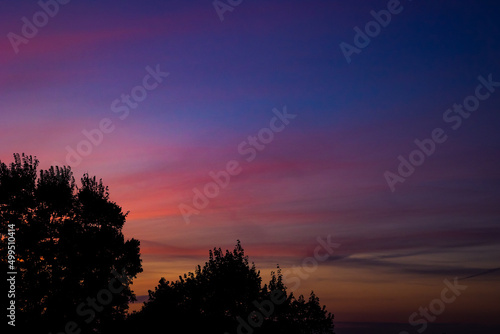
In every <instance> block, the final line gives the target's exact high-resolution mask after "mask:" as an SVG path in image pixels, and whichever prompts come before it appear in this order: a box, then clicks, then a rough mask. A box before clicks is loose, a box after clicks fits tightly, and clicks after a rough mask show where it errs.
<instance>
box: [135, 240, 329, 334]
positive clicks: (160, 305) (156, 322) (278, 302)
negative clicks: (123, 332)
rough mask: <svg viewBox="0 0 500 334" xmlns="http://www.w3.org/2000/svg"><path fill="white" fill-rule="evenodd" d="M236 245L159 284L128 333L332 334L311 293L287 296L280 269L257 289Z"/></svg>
mask: <svg viewBox="0 0 500 334" xmlns="http://www.w3.org/2000/svg"><path fill="white" fill-rule="evenodd" d="M261 281H262V279H261V277H260V272H259V271H257V270H256V268H255V265H254V264H253V263H252V265H251V266H250V265H249V263H248V256H245V253H244V250H243V248H242V246H241V243H240V242H239V241H238V242H237V244H236V246H235V248H234V250H233V251H232V252H231V251H229V250H226V251H225V253H224V252H223V251H222V250H221V249H220V248H218V249H217V248H214V250H213V251H209V260H208V261H207V262H206V263H205V265H204V266H203V268H202V267H201V266H198V267H197V268H196V270H195V272H194V273H192V272H190V273H187V274H184V276H179V280H177V281H172V282H170V281H166V280H165V279H164V278H162V279H161V280H160V282H159V285H158V286H157V287H156V288H155V290H154V291H149V300H148V301H147V302H146V303H145V304H144V306H143V308H142V309H141V310H140V311H139V312H136V313H133V314H132V315H131V316H130V317H129V319H128V324H127V329H128V330H129V333H134V332H137V331H138V330H141V331H142V332H150V331H153V330H155V328H158V327H160V328H166V327H167V328H182V329H183V331H184V332H186V333H199V332H205V333H207V332H208V333H219V334H223V333H231V334H232V333H248V334H250V333H273V334H275V333H292V334H294V333H297V334H306V333H307V334H310V333H317V334H327V333H333V325H332V321H333V315H332V314H330V313H328V312H327V311H326V309H325V306H323V307H321V306H320V304H319V299H318V297H316V295H315V294H314V293H313V292H311V295H310V297H309V299H308V301H306V300H305V299H304V297H303V296H299V298H298V299H296V298H295V297H294V295H293V293H290V294H287V291H286V290H287V288H286V286H285V284H284V282H283V276H282V275H281V269H280V268H279V266H278V269H277V272H272V277H271V280H270V282H269V284H268V285H267V284H266V285H264V286H263V287H261Z"/></svg>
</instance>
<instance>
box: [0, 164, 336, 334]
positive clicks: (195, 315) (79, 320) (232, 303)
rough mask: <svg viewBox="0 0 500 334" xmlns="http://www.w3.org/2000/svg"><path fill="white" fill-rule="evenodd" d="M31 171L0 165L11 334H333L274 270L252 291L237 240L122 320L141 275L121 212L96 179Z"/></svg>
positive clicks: (315, 301) (314, 302)
mask: <svg viewBox="0 0 500 334" xmlns="http://www.w3.org/2000/svg"><path fill="white" fill-rule="evenodd" d="M38 165H39V162H38V160H37V159H36V158H33V157H32V156H26V155H24V154H23V155H22V156H21V155H19V154H14V162H12V163H10V164H9V165H7V164H5V163H3V162H1V161H0V254H1V257H0V266H1V268H0V269H1V270H2V271H3V272H11V271H16V272H17V274H16V284H15V302H16V310H17V316H16V329H19V330H20V332H22V333H28V332H34V331H37V332H45V333H53V334H55V333H57V334H59V333H75V334H84V333H117V332H120V333H134V334H136V333H143V332H147V333H149V332H156V331H157V328H158V327H160V328H161V329H165V330H166V331H168V330H174V329H177V328H181V329H182V330H183V332H186V333H200V332H208V333H220V334H223V333H228V334H233V333H245V334H250V333H273V334H274V333H287V334H306V333H308V334H309V333H315V334H327V333H333V324H332V321H333V315H332V314H331V313H328V312H327V311H326V309H325V306H321V305H320V302H319V298H318V297H317V296H316V295H315V294H314V292H311V294H310V296H309V297H308V298H305V297H304V296H302V295H301V296H299V297H297V298H296V297H295V296H294V294H293V293H291V292H288V291H287V287H286V285H285V284H284V282H283V276H282V274H281V269H280V268H279V266H278V267H277V270H276V272H272V273H271V280H270V281H269V283H267V284H264V285H262V278H261V276H260V271H258V270H257V269H256V268H255V264H254V263H252V264H250V263H249V261H248V256H246V255H245V252H244V250H243V247H242V246H241V243H240V242H239V241H238V242H237V244H236V246H235V247H234V249H233V250H232V251H229V250H226V251H225V252H224V251H222V249H221V248H214V249H213V250H210V251H209V259H208V261H207V262H206V263H205V264H204V265H203V267H202V266H200V265H199V266H197V268H196V269H195V271H194V273H193V272H190V273H187V274H184V275H183V276H179V279H178V280H176V281H167V280H165V279H164V278H162V279H161V280H160V281H159V284H158V286H157V287H156V288H155V289H154V291H149V300H148V301H147V302H146V303H145V304H144V306H143V308H142V309H141V310H140V311H139V312H134V313H132V314H131V315H129V316H127V310H128V303H129V302H131V301H135V300H136V298H135V295H134V293H133V291H132V290H131V286H130V285H131V284H132V281H133V279H134V278H135V277H136V276H137V274H138V273H140V272H142V265H141V259H140V250H139V245H140V244H139V241H138V240H135V239H130V240H125V238H124V236H123V234H122V228H123V226H124V224H125V221H126V217H127V214H128V213H125V212H123V211H122V208H121V207H120V206H118V205H117V204H116V203H115V202H113V201H111V200H110V198H109V192H108V187H106V186H104V184H103V182H102V180H99V181H98V180H97V179H96V177H90V176H89V175H88V174H84V175H83V177H82V178H81V180H80V184H79V185H77V184H76V182H75V179H74V177H73V173H72V171H71V168H70V167H50V168H49V169H48V170H40V171H38ZM14 239H15V243H11V240H14ZM13 246H14V247H13ZM7 254H10V255H11V257H10V258H9V256H7ZM12 254H14V255H12ZM13 257H14V259H13V260H11V259H12V258H13ZM14 267H15V268H14ZM1 284H2V286H5V285H6V280H2V283H1ZM2 291H7V287H5V289H4V288H3V287H2ZM5 300H6V299H5V298H2V301H5ZM4 307H5V308H6V307H7V305H4ZM5 308H4V309H5Z"/></svg>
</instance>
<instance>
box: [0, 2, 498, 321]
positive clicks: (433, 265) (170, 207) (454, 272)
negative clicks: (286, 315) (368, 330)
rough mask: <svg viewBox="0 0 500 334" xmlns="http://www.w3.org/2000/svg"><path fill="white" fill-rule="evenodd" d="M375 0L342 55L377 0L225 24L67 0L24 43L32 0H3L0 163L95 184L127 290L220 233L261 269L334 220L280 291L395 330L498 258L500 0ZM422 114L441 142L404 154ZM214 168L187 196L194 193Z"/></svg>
mask: <svg viewBox="0 0 500 334" xmlns="http://www.w3.org/2000/svg"><path fill="white" fill-rule="evenodd" d="M389 3H393V4H394V6H395V7H390V8H392V9H393V10H394V11H395V12H396V11H397V12H398V13H397V14H392V15H391V20H390V22H388V23H387V24H385V25H386V27H380V25H378V27H379V31H376V32H371V34H372V36H373V37H369V38H370V41H369V43H366V40H365V45H364V47H358V49H357V50H358V51H359V52H358V53H353V54H351V55H350V63H349V62H348V61H347V59H346V57H345V56H344V54H343V52H342V50H341V47H340V44H341V43H343V42H344V43H347V44H349V45H351V46H352V48H354V47H356V43H355V42H356V41H355V34H356V32H355V30H354V28H355V27H360V29H362V30H363V31H364V30H365V25H366V24H367V23H369V22H370V21H373V20H374V17H373V16H372V15H371V14H370V12H371V11H372V10H373V11H375V12H379V11H381V10H386V9H387V8H388V2H387V1H356V2H352V3H347V2H344V1H332V0H328V1H327V0H314V1H307V2H304V1H298V0H289V1H279V0H271V1H245V0H243V1H242V3H241V4H240V5H238V6H235V7H234V8H233V10H232V11H227V12H225V13H224V14H223V17H224V20H223V21H221V20H220V18H219V16H218V14H217V12H216V10H215V9H214V6H213V5H212V2H211V1H138V0H137V1H126V2H123V1H111V0H108V1H85V2H82V1H71V2H69V3H68V4H65V5H59V9H58V12H57V13H55V14H54V15H53V17H50V18H48V22H47V23H46V24H40V27H39V28H37V30H38V32H37V33H36V36H33V37H32V38H25V37H23V31H22V29H23V24H24V23H23V21H22V19H23V17H26V18H27V20H28V21H29V22H33V16H34V15H35V16H36V13H37V12H39V11H41V7H40V6H39V4H37V2H35V1H23V2H22V3H21V2H15V3H8V4H7V3H5V2H2V3H0V31H1V32H3V34H4V38H3V39H1V42H0V62H1V65H2V66H0V112H1V115H2V118H1V122H0V133H1V135H2V144H1V145H0V160H1V161H3V162H10V161H12V153H15V152H20V153H22V152H24V153H27V154H31V155H36V156H37V157H38V159H39V160H40V162H41V166H42V168H47V167H49V166H50V165H52V164H59V165H63V164H70V165H71V166H72V169H73V171H74V174H75V176H76V177H77V179H78V178H80V177H81V175H82V174H83V173H85V172H88V173H89V174H91V175H96V176H97V177H99V178H103V181H104V183H105V184H107V185H109V187H110V193H111V197H112V199H113V200H115V201H116V202H117V203H118V204H119V205H121V206H122V207H123V209H124V210H125V211H130V216H129V219H128V222H127V224H126V225H125V234H126V237H127V238H132V237H133V238H137V239H139V240H140V241H141V252H142V258H143V266H144V273H142V274H141V275H139V277H138V279H137V280H136V283H135V284H134V287H135V292H136V294H137V295H139V296H141V295H146V294H147V290H148V289H153V288H154V286H155V285H156V283H157V281H158V280H159V279H160V277H162V276H164V277H167V278H169V279H175V278H176V277H177V276H178V275H180V274H183V273H184V272H186V271H192V270H194V267H195V265H197V264H200V263H203V262H204V261H205V260H206V258H207V256H208V250H209V249H211V248H213V247H223V248H231V247H233V246H234V244H235V243H236V239H240V240H241V241H242V245H243V247H244V248H245V250H246V252H247V254H248V255H250V260H252V261H255V263H256V265H257V267H258V268H259V269H261V273H262V275H263V277H264V280H268V279H269V275H270V274H269V273H270V270H272V268H274V267H275V266H276V264H277V263H279V264H280V266H281V267H282V268H284V270H285V269H286V270H291V268H292V267H293V266H296V267H297V266H301V265H302V263H303V261H304V259H306V258H308V257H311V256H314V250H315V247H316V246H317V245H318V241H317V239H318V238H322V240H326V239H327V237H328V236H329V235H330V236H331V240H332V241H333V242H335V243H338V244H340V246H339V247H338V249H336V250H335V252H334V253H333V254H332V255H331V256H330V257H329V258H328V259H326V260H323V261H319V263H318V267H317V268H316V269H315V270H314V272H312V273H311V274H310V275H309V276H308V277H307V278H304V279H301V284H300V287H298V290H297V292H299V293H305V294H307V293H309V291H310V290H311V289H314V291H315V292H316V293H317V294H318V295H319V297H320V298H321V301H322V303H325V304H326V305H327V307H328V310H329V311H331V312H332V313H334V314H335V316H336V320H338V321H370V322H371V321H375V322H378V321H381V322H399V323H407V322H408V318H409V316H410V315H411V314H412V313H413V312H416V311H417V310H418V308H419V307H420V306H428V305H429V303H430V302H431V301H432V300H434V299H435V298H438V297H439V296H440V292H441V290H442V289H443V287H444V285H443V281H444V280H445V279H448V280H453V278H454V277H459V278H462V277H467V276H471V275H474V274H477V273H481V272H483V271H486V270H489V269H494V268H498V267H500V263H499V261H498V254H499V251H500V226H499V217H500V207H499V204H498V203H499V200H500V190H499V186H500V173H499V168H500V158H499V154H498V153H499V148H500V132H499V131H498V125H499V122H500V113H499V105H500V103H499V102H500V84H496V83H497V82H500V65H499V62H498V59H500V58H499V56H500V40H499V38H498V36H500V23H499V21H498V13H499V9H500V6H499V4H498V3H497V2H496V1H481V2H477V1H472V0H469V1H454V2H434V1H430V0H421V1H412V2H410V1H409V0H407V1H401V3H400V4H399V6H396V2H394V1H392V0H391V1H389ZM52 9H53V8H52ZM381 15H382V14H381ZM382 16H383V15H382ZM40 17H41V19H43V15H42V16H40ZM42 23H43V22H42ZM25 30H26V29H25ZM25 32H26V31H25ZM10 33H13V34H15V35H16V36H18V37H16V38H17V39H15V41H17V42H14V45H13V43H12V42H11V40H12V38H13V37H12V36H13V35H12V34H10ZM9 34H10V35H9ZM9 36H10V37H9ZM24 38H25V39H24ZM20 39H24V42H23V43H21V42H19V41H20ZM361 39H362V38H361ZM358 42H360V40H358ZM16 43H17V44H16ZM358 44H359V43H358ZM366 44H367V45H366ZM16 49H17V51H18V52H17V53H16ZM148 67H149V68H150V69H149V70H147V68H148ZM154 69H159V71H160V72H168V73H169V75H168V76H166V75H160V76H159V77H157V79H158V80H156V79H155V78H154V76H151V74H150V72H151V71H153V70H154ZM148 75H149V77H147V76H148ZM479 77H482V78H483V79H478V78H479ZM489 77H490V78H489ZM488 81H490V82H493V83H490V84H487V83H485V82H488ZM144 86H148V87H150V88H151V89H150V90H147V89H145V88H143V87H144ZM152 86H155V88H152ZM480 86H481V87H480ZM145 94H147V96H146V95H145ZM127 95H131V96H132V97H130V100H129V102H126V101H127ZM134 96H135V98H134ZM471 96H472V97H471ZM475 96H478V97H475ZM122 98H123V100H122ZM134 99H135V101H134ZM115 101H117V102H116V104H115V105H114V108H113V107H112V105H113V103H114V102H115ZM464 103H465V104H466V106H464V107H463V108H462V110H461V111H460V110H459V109H456V108H458V107H455V111H454V104H457V105H461V104H464ZM118 108H121V109H118ZM450 108H451V110H450V111H449V112H448V111H447V110H448V109H450ZM285 109H286V113H288V114H290V115H295V116H289V118H288V119H285V120H284V121H283V120H281V119H280V117H279V116H276V115H277V114H279V115H283V114H284V113H285ZM273 110H274V112H273ZM467 110H473V111H470V112H469V111H467ZM120 117H121V118H120ZM282 117H283V116H282ZM459 122H460V123H459ZM100 124H101V125H102V124H105V126H103V128H104V129H107V130H108V131H106V132H107V133H103V132H101V130H99V131H97V130H95V129H99V126H100ZM459 124H460V126H458V125H459ZM273 127H274V128H276V129H279V131H278V130H275V131H273V130H270V129H273ZM454 127H455V128H456V129H454ZM265 128H267V130H265ZM263 129H264V130H263ZM435 129H442V133H441V134H440V135H439V136H436V137H437V138H440V139H443V138H446V141H444V142H442V143H434V144H429V141H424V142H425V143H427V144H426V145H427V146H426V147H427V149H432V150H431V152H432V153H431V154H429V155H426V154H425V153H419V152H417V153H414V151H415V150H416V149H418V146H417V145H416V144H415V143H414V141H415V140H416V139H418V140H420V141H423V140H427V139H428V138H432V133H433V131H438V132H439V130H435ZM94 130H95V131H94ZM85 132H86V133H91V134H93V135H94V137H93V140H94V143H92V142H91V140H89V139H88V138H87V137H86V136H85V134H84V133H85ZM249 136H250V137H249ZM252 137H255V138H256V139H252ZM252 141H256V142H254V143H253V144H252ZM252 145H253V146H252ZM432 146H434V148H432ZM68 150H69V151H72V152H73V150H74V152H77V153H76V154H78V156H75V155H74V154H71V155H70V156H68V152H69V151H68ZM421 150H422V149H421ZM251 152H254V153H251ZM428 153H429V152H428ZM253 156H255V158H254V159H250V158H253ZM399 156H402V158H403V159H404V160H405V161H409V160H412V161H414V162H415V164H417V165H418V166H416V167H413V168H414V171H413V172H412V173H411V175H409V176H408V177H403V176H401V175H399V172H398V167H399V165H400V163H401V161H400V160H399V159H398V157H399ZM422 157H423V159H422ZM248 160H251V161H248ZM422 160H423V161H422ZM231 161H235V162H234V164H236V163H237V165H235V166H236V167H235V168H236V170H238V171H239V172H238V173H236V172H235V173H234V174H235V175H229V177H230V179H229V181H228V182H227V185H225V184H224V187H221V188H220V189H219V188H217V189H218V190H216V195H215V196H213V198H207V200H206V201H208V202H209V203H208V205H206V206H203V205H199V206H198V208H197V207H196V204H195V203H193V198H194V196H195V192H196V190H195V191H193V189H197V190H199V191H200V192H204V187H205V186H206V185H207V184H210V183H211V182H213V179H212V177H211V176H210V175H209V173H210V172H215V173H218V172H220V171H223V170H226V167H227V164H228V162H231ZM230 164H231V163H230ZM403 164H406V163H403ZM233 167H234V166H233ZM405 168H408V166H406V167H401V170H400V172H401V171H402V172H403V174H404V171H405ZM387 172H390V173H393V174H390V175H391V177H390V178H391V180H393V181H394V180H399V181H401V180H403V179H404V182H397V181H394V185H393V186H392V187H391V186H390V185H389V184H388V181H387V179H386V177H387V175H388V174H387ZM236 174H237V175H236ZM224 175H225V174H224ZM224 180H225V179H224ZM207 187H208V188H207V189H208V191H210V189H212V190H213V189H214V188H213V185H212V188H210V187H211V186H207ZM391 188H392V190H394V191H392V190H391ZM200 201H201V202H203V201H202V200H200ZM201 202H200V203H201ZM180 206H181V207H180ZM188 206H189V207H190V208H191V209H192V210H193V211H191V212H194V211H196V213H194V214H192V215H191V216H190V217H189V224H187V223H186V220H185V219H184V218H185V217H183V214H182V209H181V208H182V207H184V208H186V207H188ZM202 206H203V207H202ZM184 213H185V212H184ZM291 276H293V275H291ZM498 278H499V272H498V271H497V272H493V273H490V274H486V275H481V276H477V277H474V278H470V279H467V280H464V283H465V282H466V284H467V285H468V288H467V290H465V291H464V292H463V293H462V295H460V296H459V297H458V298H457V300H456V301H455V302H453V303H450V304H448V305H446V310H445V311H444V312H443V313H442V314H440V315H439V316H438V318H437V319H436V320H435V322H467V323H490V324H492V323H497V324H498V321H499V320H498V319H499V318H498V309H500V302H499V301H500V288H499V284H498ZM413 328H414V329H416V328H419V327H413Z"/></svg>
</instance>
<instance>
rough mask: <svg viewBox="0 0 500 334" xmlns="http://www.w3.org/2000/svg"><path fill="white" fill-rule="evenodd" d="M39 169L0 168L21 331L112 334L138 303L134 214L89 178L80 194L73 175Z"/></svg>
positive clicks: (26, 162)
mask: <svg viewBox="0 0 500 334" xmlns="http://www.w3.org/2000/svg"><path fill="white" fill-rule="evenodd" d="M38 164H39V162H38V160H37V159H36V158H33V157H32V156H26V155H24V154H23V155H22V156H20V155H19V154H14V162H13V163H11V164H9V165H6V164H5V163H3V162H0V222H1V232H0V233H1V242H0V253H1V254H2V257H1V266H2V270H4V272H7V271H12V270H8V267H7V266H8V263H7V259H8V257H7V230H8V227H15V228H14V229H15V257H16V261H15V262H16V263H15V267H16V271H17V277H16V293H15V294H16V297H15V300H16V308H17V310H18V314H17V321H16V328H19V329H21V330H22V332H27V331H26V330H34V329H36V331H37V332H40V331H42V332H46V333H48V332H49V331H51V332H52V333H60V332H65V330H66V329H65V327H66V326H68V324H70V325H69V326H70V328H75V330H79V329H81V330H82V332H81V333H91V332H92V333H96V332H97V333H104V332H106V331H107V328H110V327H111V326H113V324H114V323H115V322H117V321H120V320H123V319H124V318H125V317H126V311H127V309H128V302H129V301H133V300H135V295H134V293H133V292H132V290H131V288H130V284H132V279H133V278H134V277H136V275H137V274H138V273H140V272H141V271H142V266H141V259H140V254H139V241H138V240H135V239H130V240H125V239H124V236H123V234H122V231H121V230H122V227H123V225H124V223H125V219H126V216H127V213H124V212H123V211H122V208H121V207H120V206H118V205H117V204H116V203H114V202H112V201H111V200H110V199H109V193H108V188H107V187H105V186H104V185H103V183H102V180H100V181H97V180H96V178H95V177H90V176H89V175H88V174H85V175H83V177H82V178H81V185H80V186H76V183H75V179H74V177H73V174H72V171H71V169H70V168H69V167H62V168H61V167H51V168H50V169H48V170H40V171H39V173H38ZM2 291H5V290H2ZM23 329H24V330H23Z"/></svg>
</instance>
